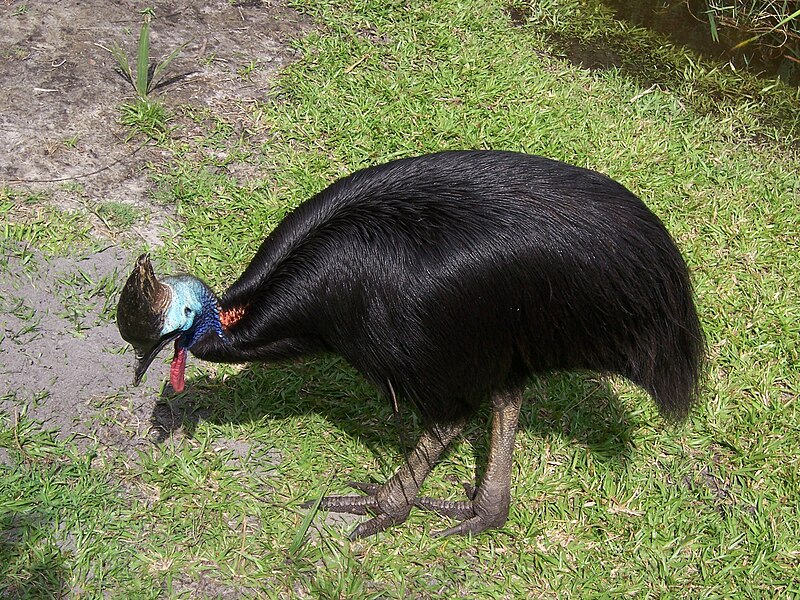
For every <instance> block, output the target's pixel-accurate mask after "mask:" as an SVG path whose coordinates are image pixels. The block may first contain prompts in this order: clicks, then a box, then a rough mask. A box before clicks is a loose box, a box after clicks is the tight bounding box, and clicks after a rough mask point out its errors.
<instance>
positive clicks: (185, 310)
mask: <svg viewBox="0 0 800 600" xmlns="http://www.w3.org/2000/svg"><path fill="white" fill-rule="evenodd" d="M183 314H184V315H186V316H187V317H188V316H189V315H191V314H192V309H191V308H190V307H188V306H187V307H186V308H184V309H183Z"/></svg>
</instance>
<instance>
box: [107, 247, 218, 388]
mask: <svg viewBox="0 0 800 600" xmlns="http://www.w3.org/2000/svg"><path fill="white" fill-rule="evenodd" d="M219 323H220V321H219V304H218V303H217V299H216V297H215V296H214V293H213V292H212V291H211V289H210V288H209V287H208V286H207V285H206V284H205V283H203V282H202V281H201V280H199V279H197V278H196V277H192V276H191V275H176V276H173V277H165V278H164V279H162V280H161V281H159V280H158V279H157V278H156V275H155V272H154V271H153V265H152V264H151V262H150V258H149V256H147V255H146V254H143V255H142V256H140V257H139V258H138V260H137V261H136V266H135V267H134V269H133V273H131V275H130V277H128V281H127V282H126V283H125V287H124V288H123V289H122V294H120V298H119V304H118V306H117V327H118V328H119V333H120V335H121V336H122V338H123V339H124V340H125V341H126V342H128V343H129V344H130V345H131V346H133V348H134V350H135V351H136V359H137V364H136V372H135V375H134V380H133V383H134V385H138V384H139V382H140V381H141V380H142V377H143V376H144V374H145V372H146V371H147V368H148V367H149V366H150V363H152V362H153V359H154V358H155V357H156V356H157V355H158V353H159V352H161V350H162V349H163V348H164V347H165V346H166V345H167V344H169V343H170V342H172V341H175V356H174V358H173V360H172V367H171V369H170V380H171V382H172V387H173V388H174V389H175V391H178V392H180V391H182V390H183V387H184V370H185V367H186V350H187V349H189V348H191V347H192V345H193V344H194V343H195V342H196V341H197V340H199V339H200V338H201V337H202V336H203V335H205V334H206V333H207V332H208V331H210V330H213V331H216V332H217V333H218V334H220V335H222V329H221V325H220V324H219Z"/></svg>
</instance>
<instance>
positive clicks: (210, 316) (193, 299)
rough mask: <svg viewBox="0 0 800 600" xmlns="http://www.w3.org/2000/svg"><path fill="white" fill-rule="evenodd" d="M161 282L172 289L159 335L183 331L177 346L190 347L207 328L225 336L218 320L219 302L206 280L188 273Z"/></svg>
mask: <svg viewBox="0 0 800 600" xmlns="http://www.w3.org/2000/svg"><path fill="white" fill-rule="evenodd" d="M163 283H164V284H166V285H167V286H169V288H170V290H171V291H172V299H171V301H170V305H169V307H168V309H167V312H166V314H165V318H164V327H163V330H162V332H161V334H162V335H165V334H168V333H171V332H174V331H178V330H180V331H183V332H184V333H183V335H181V337H180V338H178V347H181V348H191V347H192V346H193V345H194V344H196V343H197V341H198V340H200V338H202V337H203V336H204V335H206V334H207V333H208V332H209V331H213V332H215V333H216V334H217V335H218V336H219V337H220V338H223V339H224V337H225V334H224V331H223V328H222V323H221V322H220V319H219V302H218V301H217V298H216V296H215V295H214V292H212V291H211V288H209V287H208V286H207V285H206V284H205V283H203V282H202V281H200V280H199V279H197V278H196V277H192V276H190V275H177V276H174V277H166V278H164V280H163Z"/></svg>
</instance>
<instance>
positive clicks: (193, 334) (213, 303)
mask: <svg viewBox="0 0 800 600" xmlns="http://www.w3.org/2000/svg"><path fill="white" fill-rule="evenodd" d="M204 291H205V292H206V293H204V294H203V298H202V299H201V304H202V307H203V308H202V310H201V311H200V314H199V315H198V316H197V317H196V318H195V324H194V326H193V327H192V328H191V329H190V330H189V331H187V332H186V334H185V335H183V336H182V337H181V338H180V345H181V346H183V347H184V348H191V347H192V346H193V345H194V344H195V343H196V342H197V341H198V340H199V339H200V338H202V337H203V336H204V335H205V334H206V333H208V332H209V331H214V332H215V333H216V334H217V335H218V336H219V337H220V338H223V339H224V338H225V334H224V332H223V330H222V323H221V322H220V320H219V303H218V302H217V299H216V298H215V297H214V294H213V293H211V290H209V289H208V288H205V290H204Z"/></svg>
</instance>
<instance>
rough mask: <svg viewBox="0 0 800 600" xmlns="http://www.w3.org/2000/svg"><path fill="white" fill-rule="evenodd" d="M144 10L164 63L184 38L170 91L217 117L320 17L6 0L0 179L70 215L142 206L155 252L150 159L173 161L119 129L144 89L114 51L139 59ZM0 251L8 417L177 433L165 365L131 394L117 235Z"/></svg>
mask: <svg viewBox="0 0 800 600" xmlns="http://www.w3.org/2000/svg"><path fill="white" fill-rule="evenodd" d="M147 7H153V8H154V10H155V17H154V19H153V21H152V33H151V57H152V59H153V60H158V59H159V58H161V57H164V56H166V55H168V54H169V53H170V52H171V51H172V50H173V49H174V48H177V47H179V46H182V45H184V44H185V47H184V48H183V50H182V52H181V53H180V55H179V56H178V57H177V58H176V59H175V61H174V62H173V63H172V64H171V65H170V66H169V70H168V74H167V76H168V77H174V76H180V77H179V78H178V79H177V81H175V82H174V83H172V84H171V85H170V86H169V87H167V88H165V89H164V90H163V92H162V95H161V97H160V99H161V100H163V101H164V102H165V103H166V104H167V105H168V107H173V108H175V107H179V106H186V105H189V106H193V107H199V108H207V109H208V110H209V111H210V112H211V114H223V113H225V114H227V113H229V112H231V111H235V110H236V107H240V108H241V107H242V106H244V105H247V104H248V103H252V102H254V101H256V100H259V99H263V98H264V97H265V96H266V94H267V93H268V91H269V89H270V85H271V83H272V82H273V81H274V77H275V74H276V72H277V71H278V70H279V69H280V68H281V67H283V66H284V65H286V64H287V63H288V62H289V61H291V60H292V58H293V57H294V53H293V51H292V50H291V48H290V43H291V41H292V40H293V39H296V38H298V37H300V36H301V35H302V34H303V33H304V32H306V31H308V29H309V23H308V21H307V20H306V19H305V18H304V17H302V16H301V15H299V14H298V13H296V12H295V11H293V10H291V9H289V8H287V7H285V6H283V5H281V4H280V3H278V2H272V1H269V0H265V1H262V0H241V1H238V2H235V1H230V0H205V1H202V0H201V1H192V2H186V1H184V2H179V1H162V2H147V3H144V2H135V1H133V0H123V1H120V2H106V1H102V0H63V1H59V2H25V1H16V0H13V1H12V0H0V90H2V93H0V186H9V187H10V188H12V189H13V190H15V191H27V192H37V193H40V192H41V193H44V195H45V196H46V197H47V198H48V201H52V202H55V203H56V204H57V205H59V207H60V208H65V209H69V208H73V207H83V208H84V209H85V208H87V207H88V208H91V207H92V206H97V205H99V204H101V203H104V202H107V201H116V202H122V203H129V204H132V205H134V206H136V207H138V208H140V209H142V210H143V211H145V212H146V213H147V214H148V215H149V218H148V219H147V223H146V224H145V225H138V226H137V227H136V228H135V229H136V231H135V233H136V234H137V235H138V236H140V237H141V238H143V239H144V241H145V243H146V244H147V245H155V244H158V243H159V238H160V235H161V234H162V228H161V225H162V224H163V222H164V220H165V219H166V218H168V217H169V216H170V212H169V208H168V207H165V206H163V205H160V204H159V203H157V202H154V201H153V197H154V193H155V190H154V184H153V182H152V181H151V180H150V179H149V178H148V175H147V169H146V168H145V167H146V165H147V164H148V163H156V164H158V163H159V162H160V161H164V160H166V159H167V158H168V157H166V156H164V155H163V154H162V152H161V151H160V150H158V149H157V148H155V147H153V146H151V145H144V146H143V145H142V144H141V141H137V140H130V139H129V134H130V131H129V130H127V129H125V128H123V127H122V126H121V125H120V124H119V118H120V105H121V104H122V103H123V102H130V101H131V100H133V98H134V92H133V89H132V87H131V85H130V83H129V82H127V81H125V80H124V79H123V78H122V77H121V76H119V75H118V74H117V73H116V72H115V68H116V62H115V60H114V58H113V57H112V55H111V53H110V52H109V50H108V48H110V47H111V46H112V44H113V43H114V42H118V43H120V44H121V45H122V46H123V47H124V48H125V50H126V51H127V53H128V56H129V57H130V58H131V60H132V62H135V55H136V45H137V41H138V37H139V28H140V25H141V19H142V17H141V14H140V11H141V10H143V9H144V8H147ZM245 71H246V76H245V75H243V73H244V72H245ZM76 183H79V184H80V188H79V189H80V191H79V193H76V191H75V190H76V186H75V184H76ZM68 184H72V185H71V186H70V185H68ZM89 212H91V210H90V211H89ZM0 249H2V253H3V261H2V263H0V413H3V412H4V413H6V414H7V415H10V416H11V418H12V419H13V418H15V415H19V414H21V413H23V412H25V413H26V414H27V416H29V417H33V418H34V419H36V420H38V421H41V422H42V423H43V424H44V426H45V427H46V428H48V429H52V430H55V431H56V432H58V434H59V435H60V436H64V437H66V436H70V435H73V434H75V435H76V441H77V442H78V443H82V442H83V441H88V442H93V441H98V442H100V443H101V444H103V445H105V446H106V447H115V448H118V449H120V450H122V451H123V452H124V451H125V450H126V449H129V450H130V449H133V448H134V447H135V446H136V445H137V444H140V443H143V441H144V440H147V439H148V436H151V435H152V434H153V430H154V429H161V430H162V431H161V434H160V435H157V437H159V438H161V439H163V433H164V432H169V431H172V430H173V429H174V423H171V422H170V421H171V420H172V419H173V416H172V415H170V414H168V412H169V411H167V412H166V413H165V412H164V411H161V412H159V410H158V408H157V406H156V403H157V400H158V398H159V389H160V386H161V380H162V378H161V377H159V376H158V375H159V374H160V373H159V370H158V369H157V370H156V373H154V374H153V375H151V377H150V380H149V382H146V383H145V384H144V385H143V386H141V387H139V388H135V389H134V388H132V387H131V385H130V384H131V379H132V362H133V359H132V358H131V355H130V354H124V355H121V352H122V351H123V349H124V347H125V346H124V343H123V342H122V340H121V339H120V338H119V334H118V333H117V330H116V326H115V324H114V323H113V321H111V319H110V318H109V317H110V313H109V310H108V297H107V296H106V295H104V293H101V292H98V291H97V290H95V289H94V288H93V286H95V285H96V283H97V282H98V281H102V280H103V278H113V279H114V280H115V281H117V282H120V281H124V278H125V277H126V274H127V272H128V271H129V270H130V268H131V265H132V264H133V260H134V258H135V257H133V256H131V255H130V254H129V253H128V252H126V251H125V250H124V249H123V248H121V247H116V245H115V244H114V242H113V240H109V241H108V243H107V244H106V247H105V249H103V250H102V251H99V252H97V251H93V252H91V253H88V254H84V255H74V256H66V257H59V258H52V257H50V258H48V257H45V256H44V255H43V254H42V253H41V252H39V251H38V250H37V249H36V248H25V247H23V246H22V245H15V244H10V243H9V244H5V245H0ZM159 415H161V416H159ZM162 420H163V422H159V421H162ZM158 433H159V432H156V434H158ZM4 456H6V455H5V453H3V454H2V455H0V460H7V458H5V459H4Z"/></svg>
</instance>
